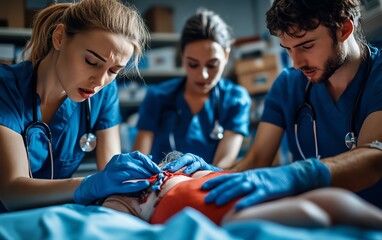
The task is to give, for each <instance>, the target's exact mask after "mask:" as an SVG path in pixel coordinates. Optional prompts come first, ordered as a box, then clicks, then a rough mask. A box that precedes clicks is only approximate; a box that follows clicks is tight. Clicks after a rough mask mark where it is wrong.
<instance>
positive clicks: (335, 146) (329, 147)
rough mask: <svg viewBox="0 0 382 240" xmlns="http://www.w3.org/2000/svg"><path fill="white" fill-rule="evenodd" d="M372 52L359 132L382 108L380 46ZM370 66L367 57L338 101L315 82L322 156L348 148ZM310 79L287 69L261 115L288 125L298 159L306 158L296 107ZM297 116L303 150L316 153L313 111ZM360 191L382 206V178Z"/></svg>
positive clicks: (290, 144)
mask: <svg viewBox="0 0 382 240" xmlns="http://www.w3.org/2000/svg"><path fill="white" fill-rule="evenodd" d="M371 52H372V55H371V59H372V69H371V72H370V76H369V78H368V80H367V85H366V87H365V90H364V92H363V95H362V98H361V100H360V103H359V107H358V109H359V112H358V113H357V114H356V133H357V134H358V132H359V130H360V128H361V126H362V123H363V121H364V120H365V119H366V117H367V116H368V115H369V114H371V113H373V112H375V111H380V110H382V57H381V53H380V51H379V50H377V49H376V48H373V47H371ZM366 69H367V62H366V61H364V62H363V63H362V65H361V66H360V68H359V70H358V72H357V74H356V76H355V78H354V79H353V81H352V82H351V83H350V84H349V86H348V87H347V89H346V90H345V91H344V92H343V94H342V96H341V97H340V98H339V99H338V101H336V102H334V101H333V99H332V97H331V96H330V94H329V92H328V90H327V88H326V87H325V84H324V83H318V84H313V86H312V89H311V93H310V98H309V99H310V102H311V105H312V106H313V108H314V111H315V113H316V125H317V138H318V154H319V155H320V156H321V158H325V157H329V156H334V155H337V154H340V153H343V152H345V151H348V148H347V147H346V145H345V140H344V139H345V135H346V134H347V133H348V132H349V131H350V129H351V127H350V123H351V118H352V111H353V106H354V103H355V99H356V96H357V95H358V92H359V89H360V87H361V84H362V81H364V79H363V76H364V72H365V71H366ZM307 81H308V80H307V79H306V77H305V76H304V75H303V73H302V72H301V71H300V70H296V69H293V68H289V69H285V70H284V71H283V72H282V73H281V74H280V76H279V77H278V78H277V79H276V80H275V82H274V84H273V86H272V88H271V89H270V91H269V93H268V94H267V96H266V100H265V107H264V112H263V115H262V118H261V121H263V122H269V123H272V124H275V125H277V126H280V127H281V128H283V129H285V131H286V134H287V139H288V147H289V150H290V152H291V153H292V156H293V160H294V161H296V160H301V159H302V156H301V155H300V153H299V151H298V148H297V145H296V140H295V133H294V123H295V117H296V110H297V108H298V107H299V106H300V105H301V104H302V103H303V102H304V97H305V87H306V84H307ZM305 110H306V109H305ZM296 118H297V121H298V123H299V124H298V138H299V142H300V145H301V148H302V151H303V153H304V155H305V157H307V158H309V157H315V147H314V137H313V130H312V122H311V121H310V114H309V113H308V112H307V111H302V112H301V114H299V116H297V117H296ZM354 181H357V179H354ZM366 192H367V193H366ZM360 195H361V196H364V197H365V198H366V199H367V200H369V201H371V202H372V203H374V204H376V205H377V206H379V207H382V182H379V183H378V184H376V186H375V187H374V188H372V189H368V190H366V191H363V193H360Z"/></svg>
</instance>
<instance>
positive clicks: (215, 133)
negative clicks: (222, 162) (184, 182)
mask: <svg viewBox="0 0 382 240" xmlns="http://www.w3.org/2000/svg"><path fill="white" fill-rule="evenodd" d="M186 81H187V78H183V79H182V80H181V83H180V84H179V85H178V86H177V87H176V88H175V90H174V99H176V100H175V104H174V105H173V106H171V105H170V106H167V107H164V108H165V109H174V111H175V113H176V120H175V124H176V125H177V124H178V122H179V118H180V114H181V113H182V111H181V110H180V109H179V108H178V107H177V103H178V99H179V97H180V93H182V92H183V90H184V88H185V86H186ZM219 83H220V81H218V82H217V83H216V85H215V87H214V88H213V91H212V92H211V94H213V97H212V101H213V104H214V127H213V128H212V130H211V133H210V134H209V137H210V138H211V139H212V140H221V139H223V137H224V128H223V126H222V125H221V124H220V122H219V117H220V106H219V105H220V88H219ZM162 112H163V110H162ZM174 127H175V126H174ZM168 141H169V144H170V147H171V149H172V150H173V151H175V150H176V142H175V136H174V130H172V131H170V133H169V136H168Z"/></svg>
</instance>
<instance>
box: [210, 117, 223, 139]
mask: <svg viewBox="0 0 382 240" xmlns="http://www.w3.org/2000/svg"><path fill="white" fill-rule="evenodd" d="M223 137H224V129H223V127H222V125H220V124H219V121H217V120H215V124H214V128H213V129H212V131H211V133H210V138H211V139H212V140H222V139H223Z"/></svg>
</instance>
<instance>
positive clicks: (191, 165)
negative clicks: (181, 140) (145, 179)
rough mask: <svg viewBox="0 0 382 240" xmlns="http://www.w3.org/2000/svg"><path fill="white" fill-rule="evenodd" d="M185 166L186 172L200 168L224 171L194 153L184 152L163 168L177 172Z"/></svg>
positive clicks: (189, 172)
mask: <svg viewBox="0 0 382 240" xmlns="http://www.w3.org/2000/svg"><path fill="white" fill-rule="evenodd" d="M183 167H186V169H184V171H183V173H185V174H192V173H194V172H195V171H198V170H210V171H214V172H218V171H222V169H221V168H218V167H215V166H213V165H210V164H208V163H206V162H205V161H204V160H203V158H201V157H199V156H196V155H194V154H192V153H186V154H184V155H183V156H182V157H180V158H179V159H178V160H176V161H173V162H170V163H168V164H166V165H165V166H164V167H163V168H162V169H163V170H168V171H170V172H176V171H178V170H179V169H181V168H183Z"/></svg>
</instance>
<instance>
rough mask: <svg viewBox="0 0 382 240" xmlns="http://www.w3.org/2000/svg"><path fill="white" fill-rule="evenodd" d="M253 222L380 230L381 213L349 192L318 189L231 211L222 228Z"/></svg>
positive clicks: (381, 226)
mask: <svg viewBox="0 0 382 240" xmlns="http://www.w3.org/2000/svg"><path fill="white" fill-rule="evenodd" d="M255 219H256V220H268V221H272V222H276V223H280V224H284V225H288V226H297V227H325V226H330V225H335V224H346V225H351V226H356V227H366V228H375V229H382V211H381V209H379V208H377V207H375V206H373V205H371V204H369V203H368V202H366V201H364V200H363V199H361V198H359V197H358V196H357V195H355V194H354V193H352V192H349V191H346V190H343V189H337V188H326V189H317V190H313V191H310V192H307V193H304V194H301V195H299V196H296V197H288V198H283V199H280V200H274V201H272V202H266V203H262V204H259V205H255V206H252V207H249V208H246V209H243V210H242V211H240V212H235V211H234V210H233V209H232V210H231V211H230V212H229V213H227V214H226V216H225V217H224V219H223V220H222V224H224V223H228V222H231V221H248V220H255Z"/></svg>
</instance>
